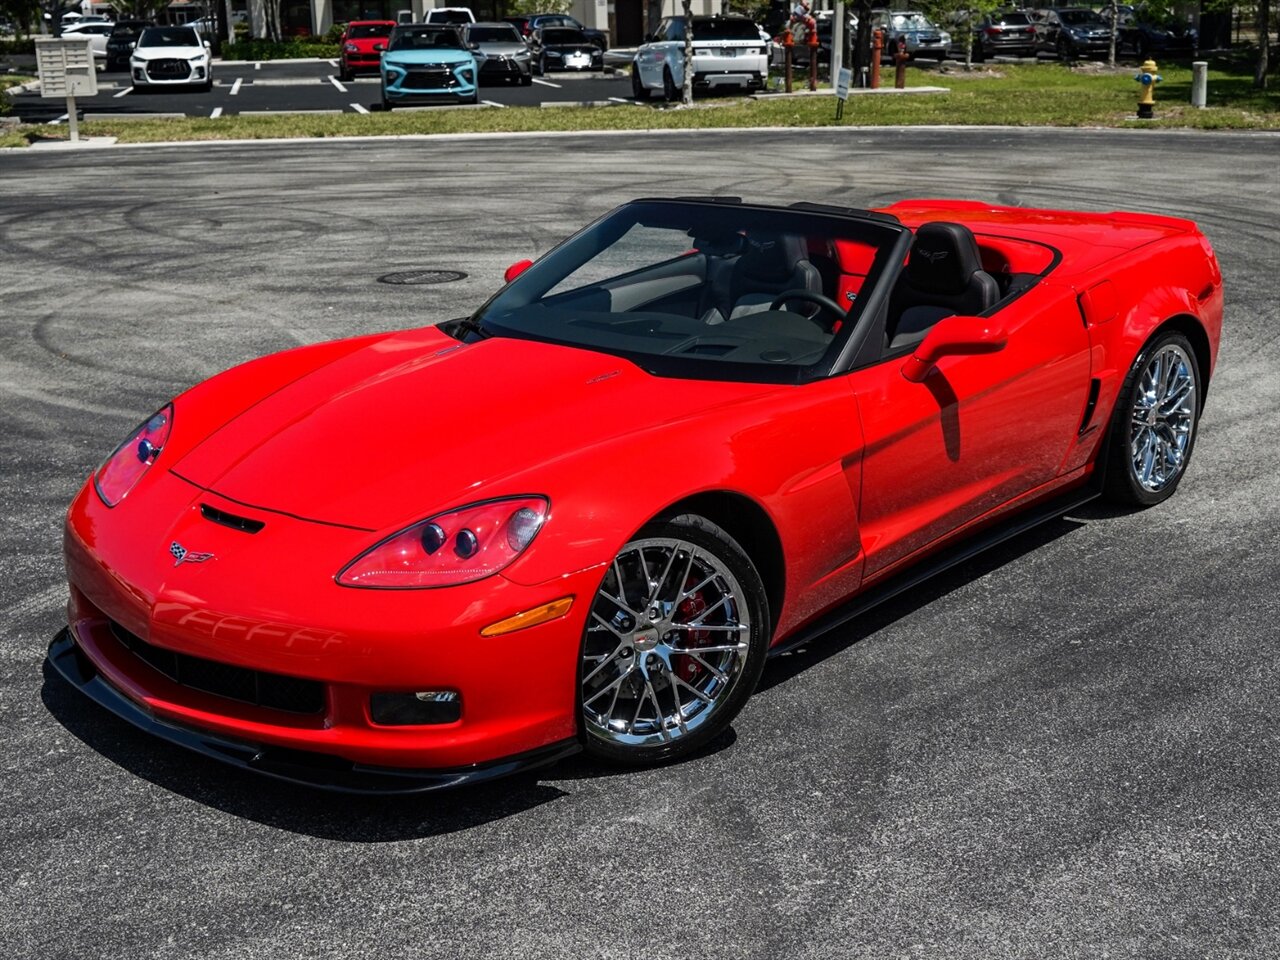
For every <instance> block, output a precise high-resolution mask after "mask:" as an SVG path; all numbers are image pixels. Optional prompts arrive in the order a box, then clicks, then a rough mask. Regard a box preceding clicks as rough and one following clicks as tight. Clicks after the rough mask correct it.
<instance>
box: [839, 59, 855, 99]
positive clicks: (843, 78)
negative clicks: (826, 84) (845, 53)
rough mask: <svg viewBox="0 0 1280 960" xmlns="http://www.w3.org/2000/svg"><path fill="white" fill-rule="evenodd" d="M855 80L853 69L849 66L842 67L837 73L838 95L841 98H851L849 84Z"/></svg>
mask: <svg viewBox="0 0 1280 960" xmlns="http://www.w3.org/2000/svg"><path fill="white" fill-rule="evenodd" d="M852 82H853V71H852V70H850V69H849V68H848V67H841V68H840V72H839V73H838V74H836V96H837V97H839V98H840V99H841V100H848V99H849V84H851V83H852Z"/></svg>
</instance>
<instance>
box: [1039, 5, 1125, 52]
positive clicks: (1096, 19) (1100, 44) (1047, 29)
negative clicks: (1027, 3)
mask: <svg viewBox="0 0 1280 960" xmlns="http://www.w3.org/2000/svg"><path fill="white" fill-rule="evenodd" d="M1038 12H1039V13H1040V14H1041V19H1039V20H1038V21H1037V23H1036V50H1037V51H1040V52H1045V53H1053V54H1057V56H1058V58H1059V59H1060V60H1077V59H1079V58H1081V57H1089V56H1095V57H1096V56H1106V54H1107V52H1108V51H1109V50H1110V49H1111V24H1110V23H1109V22H1108V21H1106V20H1104V19H1102V17H1101V16H1099V15H1098V14H1096V13H1094V12H1093V11H1092V10H1090V9H1088V8H1086V7H1049V8H1047V9H1044V10H1040V11H1038Z"/></svg>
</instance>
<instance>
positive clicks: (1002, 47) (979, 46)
mask: <svg viewBox="0 0 1280 960" xmlns="http://www.w3.org/2000/svg"><path fill="white" fill-rule="evenodd" d="M1035 54H1036V25H1035V23H1034V22H1032V20H1031V17H1029V16H1028V15H1027V12H1026V11H1025V10H1004V11H1000V12H997V13H992V14H989V15H988V16H985V17H983V18H982V20H981V21H980V22H979V23H978V25H977V27H976V28H975V29H974V34H973V59H974V60H979V61H981V60H986V59H987V58H988V57H997V56H1004V57H1033V56H1035Z"/></svg>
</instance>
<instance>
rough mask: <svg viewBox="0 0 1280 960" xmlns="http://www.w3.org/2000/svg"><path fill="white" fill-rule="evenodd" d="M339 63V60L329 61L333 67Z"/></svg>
mask: <svg viewBox="0 0 1280 960" xmlns="http://www.w3.org/2000/svg"><path fill="white" fill-rule="evenodd" d="M337 65H338V61H337V60H330V61H329V66H331V67H336V66H337Z"/></svg>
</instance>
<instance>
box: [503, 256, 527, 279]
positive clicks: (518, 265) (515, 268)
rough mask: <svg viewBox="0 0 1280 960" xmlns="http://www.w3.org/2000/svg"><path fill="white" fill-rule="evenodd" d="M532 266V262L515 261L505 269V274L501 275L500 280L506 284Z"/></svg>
mask: <svg viewBox="0 0 1280 960" xmlns="http://www.w3.org/2000/svg"><path fill="white" fill-rule="evenodd" d="M532 266H533V261H532V260H517V261H516V262H515V263H513V264H512V265H511V266H509V267H507V272H506V273H504V274H503V275H502V279H503V280H505V281H507V283H510V282H511V281H512V280H514V279H515V278H516V277H518V276H520V274H522V273H524V272H525V271H526V270H528V269H529V268H530V267H532Z"/></svg>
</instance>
